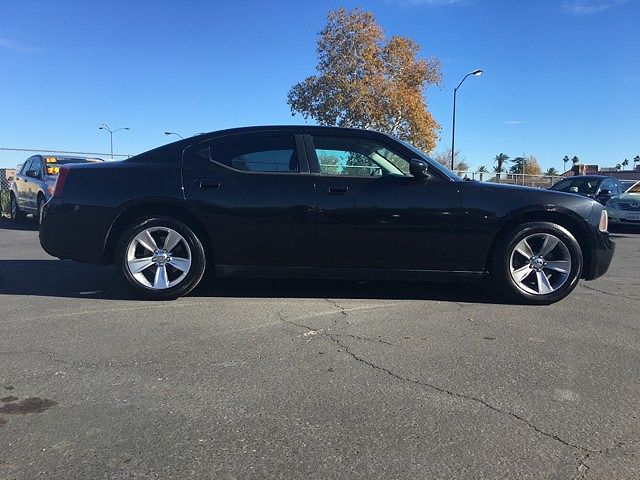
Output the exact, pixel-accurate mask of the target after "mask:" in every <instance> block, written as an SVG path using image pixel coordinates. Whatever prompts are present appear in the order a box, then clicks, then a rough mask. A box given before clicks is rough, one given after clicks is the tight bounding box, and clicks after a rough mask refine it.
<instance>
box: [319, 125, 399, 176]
mask: <svg viewBox="0 0 640 480" xmlns="http://www.w3.org/2000/svg"><path fill="white" fill-rule="evenodd" d="M313 145H314V149H315V152H316V157H317V159H318V164H319V167H320V174H321V175H348V176H357V177H379V176H382V175H406V176H410V174H409V161H408V160H407V159H406V158H404V157H403V156H402V155H399V154H398V153H396V152H394V151H392V150H390V149H389V147H387V146H386V145H384V144H383V143H381V142H378V141H377V140H371V139H368V138H357V137H354V138H352V137H327V136H321V135H318V136H314V137H313Z"/></svg>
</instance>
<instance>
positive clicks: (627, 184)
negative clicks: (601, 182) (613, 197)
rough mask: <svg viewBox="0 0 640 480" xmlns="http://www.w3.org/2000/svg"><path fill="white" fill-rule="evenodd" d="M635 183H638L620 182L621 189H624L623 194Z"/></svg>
mask: <svg viewBox="0 0 640 480" xmlns="http://www.w3.org/2000/svg"><path fill="white" fill-rule="evenodd" d="M636 183H638V180H620V184H621V185H622V188H624V191H625V192H626V191H627V190H629V189H630V188H631V187H633V186H634V185H635V184H636ZM623 193H624V192H623Z"/></svg>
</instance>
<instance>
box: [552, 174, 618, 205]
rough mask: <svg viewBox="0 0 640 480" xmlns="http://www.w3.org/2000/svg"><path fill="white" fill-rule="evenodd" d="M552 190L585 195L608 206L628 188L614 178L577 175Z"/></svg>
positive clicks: (560, 182)
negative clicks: (608, 203) (611, 199)
mask: <svg viewBox="0 0 640 480" xmlns="http://www.w3.org/2000/svg"><path fill="white" fill-rule="evenodd" d="M551 190H555V191H557V192H567V193H575V194H578V195H583V196H585V197H589V198H593V199H594V200H597V201H598V202H600V203H601V204H603V205H606V204H607V202H608V201H609V199H610V198H611V197H615V196H616V195H620V194H621V193H624V192H625V190H626V188H625V187H624V186H623V185H622V183H621V182H620V180H618V179H617V178H614V177H606V176H604V175H577V176H575V177H568V178H565V179H562V180H560V181H559V182H558V183H556V184H554V185H553V186H552V187H551Z"/></svg>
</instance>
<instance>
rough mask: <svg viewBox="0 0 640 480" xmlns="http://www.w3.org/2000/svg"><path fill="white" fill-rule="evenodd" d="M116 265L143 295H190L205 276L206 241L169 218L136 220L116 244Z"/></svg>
mask: <svg viewBox="0 0 640 480" xmlns="http://www.w3.org/2000/svg"><path fill="white" fill-rule="evenodd" d="M116 265H117V267H118V270H119V271H120V273H121V274H122V276H123V277H124V278H125V279H126V280H127V282H129V284H130V285H131V286H132V287H133V288H134V289H135V290H136V291H137V292H138V293H140V294H142V295H143V296H145V297H147V298H150V299H157V300H166V299H173V298H177V297H180V296H183V295H186V294H187V293H189V292H190V291H191V290H193V289H194V288H195V287H196V285H198V283H199V282H200V280H201V279H202V276H203V274H204V271H205V265H206V259H205V252H204V248H203V246H202V242H201V241H200V239H199V238H198V237H197V235H196V234H195V233H194V231H193V230H192V229H191V228H189V227H188V226H187V225H185V224H184V223H182V222H180V221H178V220H176V219H173V218H169V217H149V218H144V219H139V220H138V221H136V222H134V223H133V224H132V225H131V226H130V227H129V228H128V229H127V230H126V231H125V232H124V234H123V235H122V237H121V238H120V241H119V242H118V245H117V247H116Z"/></svg>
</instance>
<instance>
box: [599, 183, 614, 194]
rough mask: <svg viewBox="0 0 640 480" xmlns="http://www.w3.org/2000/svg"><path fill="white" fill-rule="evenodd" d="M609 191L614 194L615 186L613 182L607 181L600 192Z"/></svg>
mask: <svg viewBox="0 0 640 480" xmlns="http://www.w3.org/2000/svg"><path fill="white" fill-rule="evenodd" d="M602 190H609V192H610V193H614V185H613V182H612V181H611V180H605V181H604V182H602V186H601V187H600V191H602Z"/></svg>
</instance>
